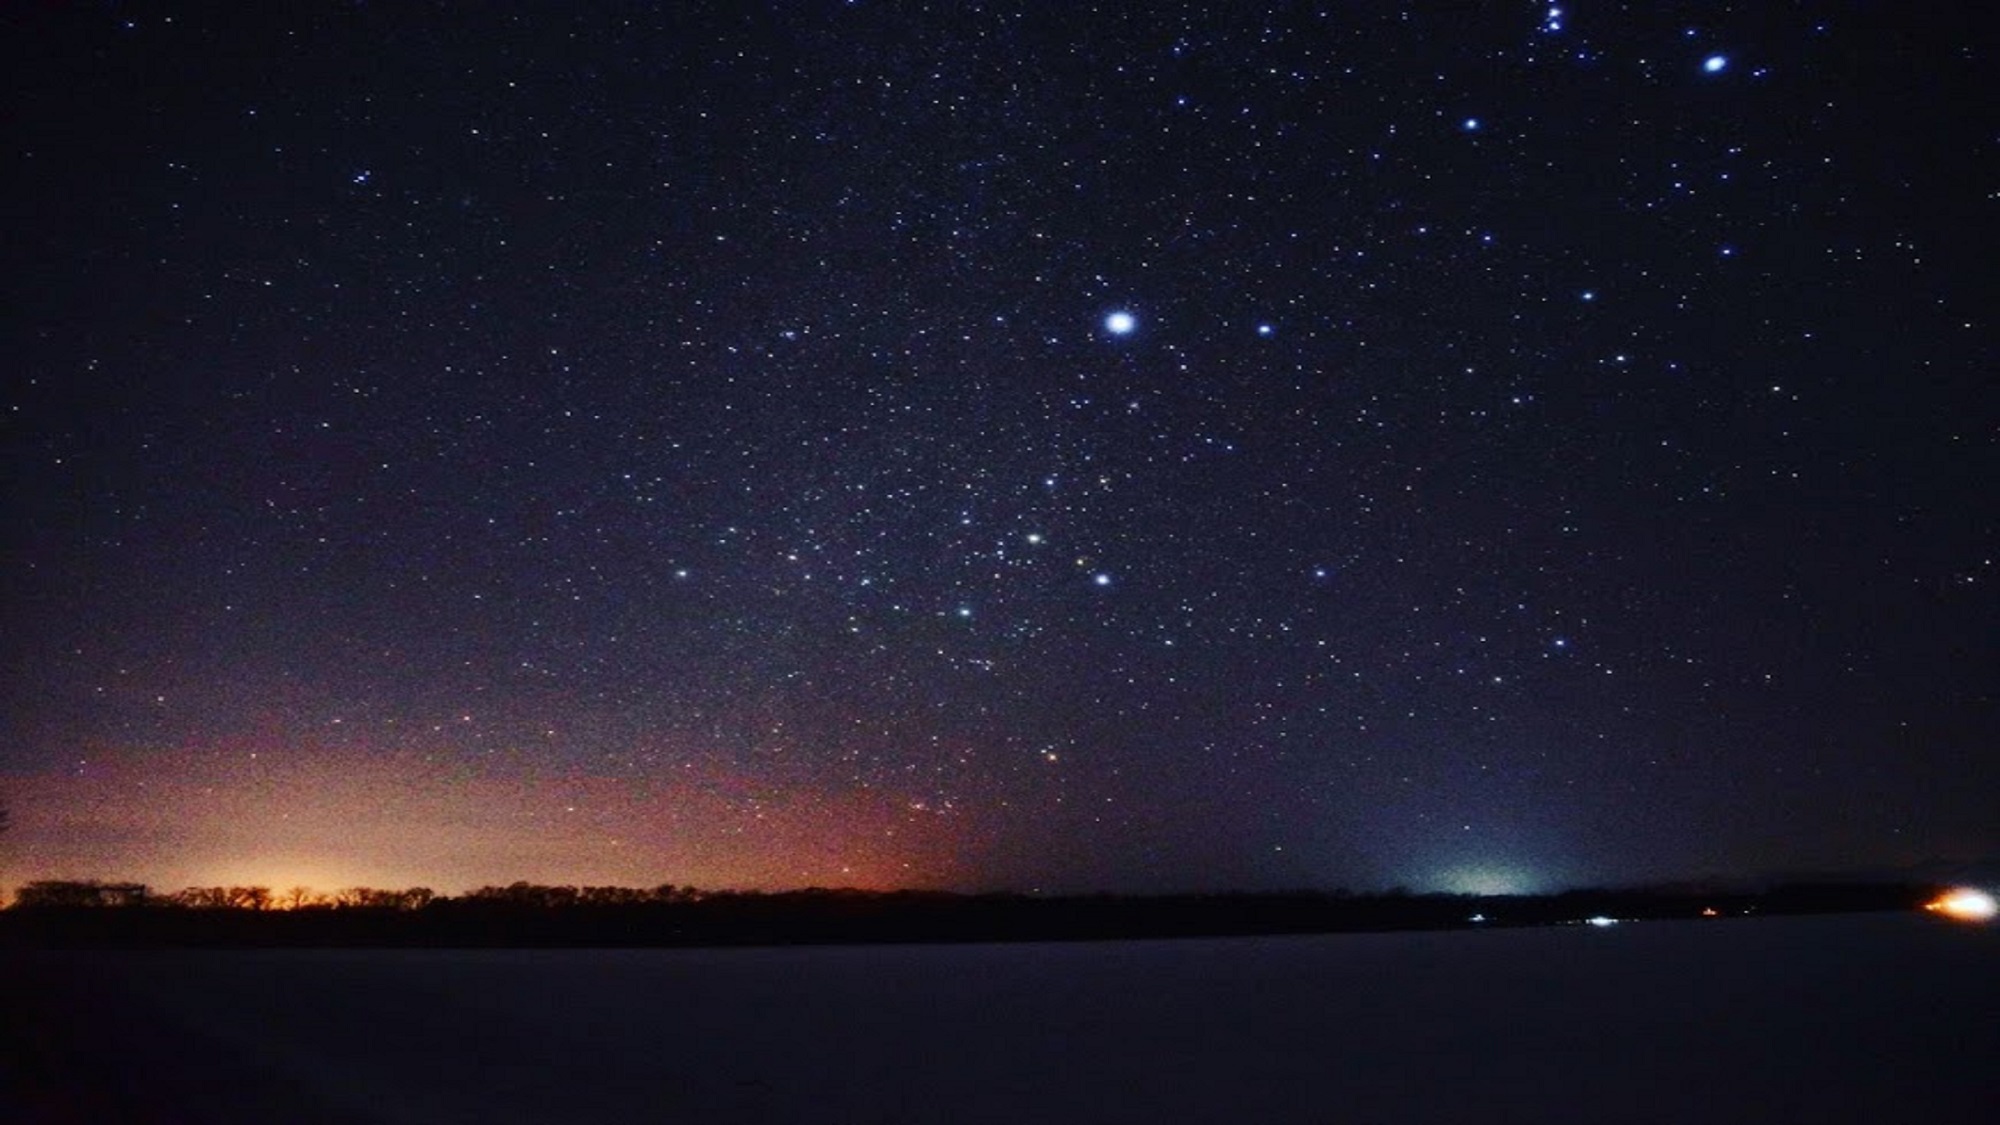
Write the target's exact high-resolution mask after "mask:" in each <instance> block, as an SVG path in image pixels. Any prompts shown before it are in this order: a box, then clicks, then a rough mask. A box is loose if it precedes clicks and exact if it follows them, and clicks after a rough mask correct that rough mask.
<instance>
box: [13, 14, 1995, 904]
mask: <svg viewBox="0 0 2000 1125" xmlns="http://www.w3.org/2000/svg"><path fill="white" fill-rule="evenodd" d="M3 18H4V21H5V26H4V35H0V38H4V39H5V40H6V41H7V42H8V44H9V46H8V48H7V50H8V52H9V54H10V55H11V56H12V57H11V59H10V62H9V65H8V74H9V75H10V78H9V80H8V83H7V85H8V87H9V96H8V111H7V128H6V134H7V144H6V146H5V159H6V161H7V162H8V165H9V168H8V175H7V176H6V177H5V180H4V183H5V186H4V188H0V192H4V196H0V198H4V202H5V208H4V215H5V222H6V224H7V226H6V235H5V238H4V239H0V244H4V246H5V247H6V249H5V251H4V253H5V254H6V256H7V264H8V269H7V270H6V272H5V285H6V291H5V307H6V309H7V314H6V316H5V331H6V335H5V340H6V349H7V355H8V357H9V362H8V369H9V374H8V375H7V377H6V380H5V389H4V394H5V400H4V408H5V418H6V422H5V427H4V430H0V435H4V442H5V456H6V459H7V461H6V464H7V468H6V472H5V474H4V476H5V481H6V483H5V486H4V487H5V503H6V511H7V513H8V514H7V519H6V521H5V532H6V552H5V556H4V561H5V566H6V568H7V570H6V586H5V588H6V591H7V593H6V601H5V606H4V610H5V618H4V621H5V627H4V629H0V637H4V642H0V643H4V646H5V654H6V658H7V663H6V669H7V671H6V677H5V698H4V707H0V736H4V737H3V738H0V785H4V789H0V792H4V793H5V794H6V795H7V799H8V800H9V801H10V802H11V803H12V805H13V806H14V811H15V815H14V820H15V822H16V824H15V828H14V831H13V832H12V833H11V834H10V837H9V839H8V845H9V851H8V853H7V854H6V855H5V856H4V857H0V875H4V876H7V877H9V878H13V879H17V880H18V879H21V878H28V877H38V876H57V875H85V874H103V875H131V876H136V877H143V878H149V879H154V880H158V881H163V882H172V881H174V880H186V881H209V880H215V879H222V878H225V877H226V878H234V879H239V880H255V881H265V882H285V881H288V880H292V879H300V880H305V881H320V882H352V881H383V882H387V881H410V882H418V881H422V882H430V883H433V884H436V885H438V886H439V887H440V889H455V888H456V887H457V886H459V885H461V884H469V883H474V882H481V881H490V880H504V879H508V878H514V877H525V878H542V879H547V880H560V881H620V882H648V883H650V882H662V881H672V882H686V883H696V884H702V885H728V884H760V885H771V886H780V885H784V886H789V885H802V884H807V883H820V884H827V883H839V882H854V883H860V884H866V885H919V886H955V887H992V886H1007V887H1016V888H1030V887H1041V888H1050V889H1055V888H1062V889H1076V888H1096V887H1109V888H1114V889H1151V888H1161V887H1271V886H1335V885H1348V886H1384V885H1389V884H1396V883H1401V884H1408V885H1412V886H1418V887H1445V888H1449V889H1481V890H1495V889H1525V888H1532V887H1541V886H1548V885H1552V884H1563V883H1573V882H1580V881H1593V882H1595V881H1630V880H1637V879H1651V878H1662V877H1674V876H1689V875H1700V874H1708V873H1721V874H1728V875H1745V874H1753V873H1758V872H1766V871H1773V870H1793V869H1799V868H1815V869H1872V868H1880V867H1885V866H1894V865H1900V864H1905V863H1911V862H1916V861H1920V860H1925V859H1930V858H1939V857H1942V858H1946V859H1960V858H1968V857H1975V856H1981V855H1991V854H1993V853H1994V852H1996V851H2000V840H1996V821H1995V819H1994V817H1993V816H1992V810H1993V808H1995V807H1996V806H2000V760H1996V758H1995V756H1994V754H1993V753H1992V748H1993V747H1994V746H1995V745H1996V734H2000V731H1997V730H1996V721H1995V710H1994V699H1993V683H1994V676H1993V667H1994V659H1993V656H1994V652H1993V648H1994V638H1995V637H1996V636H2000V629H1996V624H2000V622H1996V614H1995V598H1994V593H1993V591H1994V587H1995V585H1996V583H2000V574H1996V571H1995V567H1994V562H1993V560H1994V557H1995V551H1996V543H1995V519H1994V505H1993V502H1992V500H1991V495H1990V494H1991V482H1992V481H1994V480H1996V479H2000V473H1996V471H1995V470H1996V468H2000V466H1996V460H2000V457H1996V435H2000V411H1996V406H1995V403H1996V399H1995V396H1994V394H1993V391H1992V389H1991V379H1992V372H1993V371H1994V370H1995V347H1994V336H1993V330H1992V322H1991V308H1992V301H1991V298H1990V293H1989V290H1990V287H1991V275H1992V267H1991V261H1990V258H1991V255H1990V238H1989V237H1987V236H1988V235H1989V234H1990V232H1991V230H1992V229H1993V219H1994V216H1993V208H1994V197H1993V196H1992V194H1991V191H1992V184H1993V182H1994V172H1995V170H1996V162H1995V159H1994V158H1995V151H1994V143H1995V142H1994V137H1995V135H1996V134H1995V128H1994V126H1995V121H1994V118H1993V114H1992V110H1991V106H1992V104H1993V99H1992V97H1991V86H1990V83H1989V82H1988V81H1986V80H1984V78H1983V74H1984V70H1983V69H1982V68H1987V67H1990V66H1991V58H1990V56H1991V49H1992V44H1991V42H1990V41H1987V42H1980V41H1976V40H1974V39H1972V38H1969V37H1968V33H1966V32H1965V31H1964V29H1959V28H1953V27H1951V26H1948V25H1946V24H1944V23H1943V22H1942V21H1940V20H1938V19H1936V18H1935V16H1934V15H1931V14H1926V13H1921V12H1916V13H1913V12H1909V11H1905V10H1903V9H1898V8H1893V7H1882V8H1877V9H1865V8H1861V7H1858V6H1852V5H1810V4H1805V5H1786V6H1782V7H1780V6H1776V5H1762V4H1759V5H1745V6H1730V5H1709V4H1685V5H1654V4H1645V5H1633V6H1615V5H1604V4H1590V3H1584V4H1578V5H1575V6H1573V7H1572V6H1570V5H1562V6H1560V9H1559V10H1558V9H1557V8H1552V7H1548V6H1542V5H1529V4H1517V5H1486V6H1482V7H1481V8H1480V10H1479V11H1478V13H1477V14H1468V10H1467V9H1465V8H1463V7H1462V6H1455V5H1453V6H1446V5H1431V6H1426V5H1421V4H1416V5H1408V6H1401V7H1399V6H1392V5H1377V4H1360V5H1329V6H1326V7H1325V10H1324V11H1320V10H1315V9H1314V8H1313V7H1311V6H1303V5H1292V4H1282V5H1272V6H1269V7H1259V6H1256V5H1238V4H1228V5H1223V4H1209V5H1176V4H1159V3H1148V4H1130V5H1124V4H1095V5H1085V4H1075V5H1072V4H1046V5H1025V6H1021V7H1020V8H1019V9H1015V8H1009V7H1006V6H997V5H972V4H967V5H961V4H939V5H922V4H894V3H826V2H814V3H806V2H802V3H796V4H783V5H758V4H735V3H719V4H716V3H711V4H689V5H671V6H661V7H654V6H647V5H617V6H596V5H592V6H588V10H573V9H572V6H569V5H516V6H510V7H507V8H505V9H481V10H477V11H473V10H466V9H462V8H457V7H449V6H418V5H382V6H362V5H344V6H332V5H328V6H325V7H322V8H320V9H318V10H317V11H315V12H311V13H302V12H300V11H298V10H293V9H286V10H283V11H277V10H270V11H265V10H228V11H223V10H218V9H214V8H212V7H208V6H193V7H186V8H183V7H181V6H177V5H166V4H162V5H146V4H140V5H119V6H115V7H105V6H86V7H67V8H43V7H37V8H34V9H32V10H28V9H20V10H10V11H9V12H8V13H7V14H6V15H5V16H4V17H3ZM1119 313H1123V314H1125V315H1126V316H1128V317H1129V318H1130V321H1129V331H1123V332H1119V331H1113V327H1114V325H1113V323H1112V321H1111V320H1110V319H1109V318H1111V317H1112V316H1113V315H1114V314H1119ZM1116 327H1118V328H1125V327H1127V323H1126V322H1120V323H1118V324H1117V325H1116Z"/></svg>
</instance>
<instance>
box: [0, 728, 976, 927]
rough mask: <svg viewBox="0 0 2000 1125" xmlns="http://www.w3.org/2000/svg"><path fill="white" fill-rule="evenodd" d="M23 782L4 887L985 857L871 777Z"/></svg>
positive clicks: (937, 863) (131, 772) (337, 764)
mask: <svg viewBox="0 0 2000 1125" xmlns="http://www.w3.org/2000/svg"><path fill="white" fill-rule="evenodd" d="M5 789H6V792H7V793H8V795H9V797H8V800H9V804H10V805H11V812H12V821H13V827H12V829H11V830H10V832H9V837H8V840H7V846H6V847H5V848H4V849H0V884H4V885H14V884H18V883H21V882H25V881H28V880H32V879H46V878H65V879H86V878H96V879H120V880H134V881H139V882H144V883H148V884H150V885H153V886H155V887H156V888H161V889H176V888H179V887H182V886H207V885H261V886H269V887H273V888H280V889H282V888H286V887H292V886H299V885H303V886H308V887H313V888H316V889H320V890H331V889H335V888H339V887H345V886H377V887H406V886H428V887H431V888H433V889H435V890H437V891H439V892H442V893H457V892H458V891H460V890H463V889H466V888H471V887H476V886H480V885H483V884H487V883H507V882H512V881H515V880H521V879H525V880H528V881H531V882H546V883H573V884H618V885H625V886H656V885H658V884H661V883H674V884H678V885H685V886H697V887H703V888H710V889H715V888H759V889H780V888H793V887H804V886H848V887H860V888H869V889H889V888H929V887H940V886H945V885H949V884H953V883H956V882H959V881H961V880H962V879H963V878H964V877H965V871H964V869H963V868H962V866H961V864H962V862H963V860H964V858H965V856H966V855H967V854H968V853H969V852H970V853H973V854H976V848H974V847H971V846H970V843H971V842H970V841H969V840H968V837H969V834H970V829H969V827H968V825H967V824H966V823H965V822H964V820H963V818H962V817H960V816H958V815H957V814H956V813H954V812H952V811H949V810H945V811H939V810H935V809H928V808H916V807H912V806H911V805H910V803H909V802H908V801H907V800H899V799H898V798H897V797H896V796H895V795H893V794H890V793H886V792H880V791H870V790H855V789H853V788H851V787H850V788H847V789H844V790H835V789H830V788H823V787H814V786H810V785H799V784H791V785H787V786H785V787H783V788H782V789H778V788H775V787H771V786H768V785H758V784H755V783H753V782H752V781H750V780H748V779H747V778H745V777H743V776H741V775H731V774H728V773H725V772H721V771H719V770H716V769H715V768H713V767H696V766H689V767H687V768H685V769H682V770H677V771H673V772H672V773H670V774H668V775H667V776H665V777H648V778H641V779H634V778H629V777H618V778H614V777H605V776H590V775H586V774H582V773H579V772H562V773H555V774H551V773H549V772H548V771H543V772H542V773H540V774H532V773H527V772H525V771H521V772H516V773H514V774H511V775H510V774H500V773H496V774H491V775H478V774H469V773H468V772H467V771H465V770H464V769H463V768H456V769H454V768H452V767H449V766H446V765H444V764H441V763H435V762H431V761H427V760H423V759H422V758H421V757H419V756H415V755H408V754H398V755H382V756H354V755H342V756H341V757H340V758H339V759H338V760H337V761H335V760H327V759H308V760H300V759H296V758H293V759H286V758H282V757H280V756H277V755H269V754H264V755H255V756H253V755H250V754H247V753H242V752H230V753H220V752H212V751H210V752H194V751H175V752H171V753H170V754H167V755H164V756H163V755H162V754H161V753H160V752H149V753H148V754H147V755H145V756H143V757H141V756H138V755H125V756H121V755H115V754H114V755H107V756H104V757H102V758H95V759H92V760H89V761H87V762H85V763H81V764H80V765H79V766H78V767H77V768H74V769H72V770H70V771H68V772H66V773H63V774H59V775H57V774H38V775H26V776H15V777H12V778H8V779H6V784H5Z"/></svg>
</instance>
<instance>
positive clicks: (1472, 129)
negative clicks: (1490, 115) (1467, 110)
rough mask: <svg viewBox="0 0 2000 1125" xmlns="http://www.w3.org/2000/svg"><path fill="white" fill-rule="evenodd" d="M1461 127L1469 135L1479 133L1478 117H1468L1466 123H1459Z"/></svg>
mask: <svg viewBox="0 0 2000 1125" xmlns="http://www.w3.org/2000/svg"><path fill="white" fill-rule="evenodd" d="M1459 127H1460V128H1462V129H1464V130H1465V131H1466V132H1468V133H1477V132H1478V131H1479V119H1478V118H1477V117H1468V118H1466V119H1465V120H1464V121H1461V122H1459Z"/></svg>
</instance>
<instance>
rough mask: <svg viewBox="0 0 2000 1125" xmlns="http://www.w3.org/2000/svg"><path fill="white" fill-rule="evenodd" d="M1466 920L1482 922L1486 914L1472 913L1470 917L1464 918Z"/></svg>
mask: <svg viewBox="0 0 2000 1125" xmlns="http://www.w3.org/2000/svg"><path fill="white" fill-rule="evenodd" d="M1466 921H1468V922H1484V921H1486V915H1484V914H1474V915H1473V916H1472V917H1470V918H1467V919H1466Z"/></svg>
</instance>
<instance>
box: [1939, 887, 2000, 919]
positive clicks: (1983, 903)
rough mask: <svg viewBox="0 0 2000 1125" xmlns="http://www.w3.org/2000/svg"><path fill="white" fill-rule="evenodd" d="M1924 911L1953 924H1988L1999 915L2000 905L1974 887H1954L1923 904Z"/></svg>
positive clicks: (1990, 896)
mask: <svg viewBox="0 0 2000 1125" xmlns="http://www.w3.org/2000/svg"><path fill="white" fill-rule="evenodd" d="M1924 909H1925V910H1928V911H1930V912H1931V913H1933V914H1941V915H1943V916H1944V917H1946V918H1950V919H1951V920H1952V921H1954V922H1990V921H1992V920H1993V916H1994V915H1995V914H2000V903H1995V902H1994V901H1993V896H1992V895H1990V894H1987V893H1986V892H1985V891H1982V890H1979V889H1978V888H1976V887H1956V888H1953V889H1952V890H1949V891H1946V892H1945V893H1943V894H1941V895H1939V896H1938V897H1936V898H1934V899H1932V900H1931V901H1929V902H1927V903H1925V904H1924Z"/></svg>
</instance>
